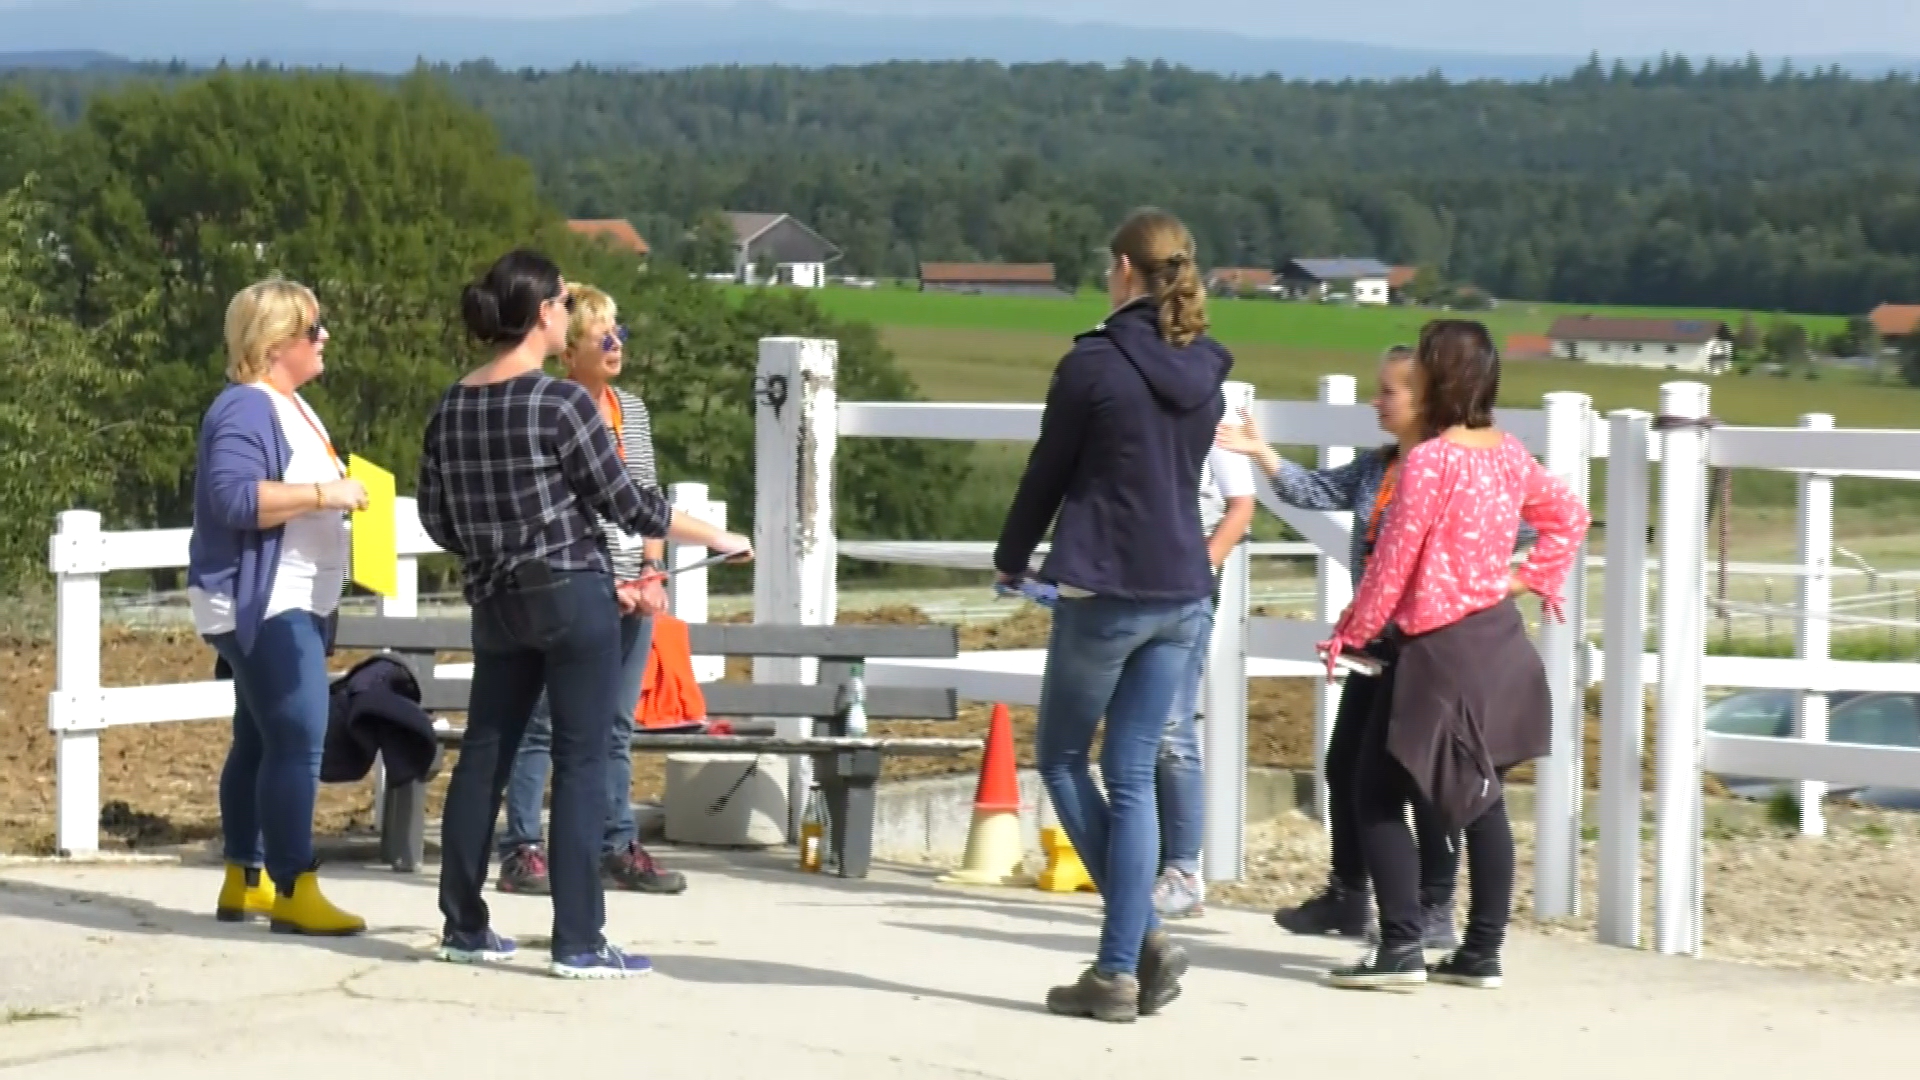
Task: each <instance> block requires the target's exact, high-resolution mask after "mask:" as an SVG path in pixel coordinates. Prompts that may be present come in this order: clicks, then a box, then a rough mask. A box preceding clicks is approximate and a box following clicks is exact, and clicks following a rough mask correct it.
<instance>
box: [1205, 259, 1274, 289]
mask: <svg viewBox="0 0 1920 1080" xmlns="http://www.w3.org/2000/svg"><path fill="white" fill-rule="evenodd" d="M1279 280H1280V275H1278V274H1276V273H1274V272H1273V271H1271V270H1267V269H1263V268H1261V267H1257V266H1222V267H1219V268H1217V269H1215V270H1214V271H1213V272H1212V273H1210V274H1208V275H1207V291H1208V292H1209V293H1212V294H1213V295H1214V296H1246V295H1249V294H1255V293H1269V292H1272V291H1273V288H1274V286H1275V285H1276V284H1277V283H1278V282H1279Z"/></svg>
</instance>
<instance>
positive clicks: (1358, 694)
mask: <svg viewBox="0 0 1920 1080" xmlns="http://www.w3.org/2000/svg"><path fill="white" fill-rule="evenodd" d="M1384 681H1385V680H1384V677H1374V676H1371V675H1358V674H1352V673H1349V674H1348V675H1347V681H1346V687H1345V689H1343V690H1342V691H1341V693H1340V711H1339V712H1337V713H1336V714H1334V718H1333V733H1332V735H1331V736H1330V737H1329V738H1328V739H1327V826H1328V831H1329V832H1330V833H1331V834H1332V840H1333V876H1334V879H1335V880H1337V881H1339V882H1340V884H1342V885H1345V886H1346V887H1347V888H1349V889H1352V890H1354V891H1356V892H1364V891H1366V888H1367V886H1368V884H1369V883H1370V882H1371V880H1372V879H1371V877H1370V875H1368V873H1367V859H1366V853H1365V851H1364V850H1363V849H1362V847H1361V841H1360V824H1359V819H1358V814H1359V803H1358V802H1357V800H1356V797H1355V781H1356V780H1357V779H1358V776H1359V767H1360V747H1361V741H1362V740H1363V739H1364V737H1365V736H1366V732H1367V722H1368V719H1369V716H1370V714H1371V713H1372V711H1373V706H1374V699H1375V698H1376V697H1377V696H1379V693H1380V689H1381V686H1382V684H1383V683H1384ZM1413 828H1414V832H1415V834H1416V835H1417V836H1418V837H1419V841H1420V844H1419V860H1420V903H1421V904H1422V905H1423V906H1428V907H1431V906H1433V905H1435V904H1442V903H1445V902H1446V901H1448V900H1451V899H1453V890H1454V886H1455V884H1456V882H1457V881H1458V879H1459V876H1460V846H1459V844H1457V843H1450V842H1449V841H1450V840H1451V838H1450V837H1448V836H1447V834H1445V833H1443V832H1441V831H1440V829H1439V826H1438V825H1436V824H1435V823H1434V820H1433V814H1431V813H1429V812H1428V811H1427V809H1426V808H1425V807H1424V806H1422V805H1421V803H1420V802H1419V801H1418V800H1414V802H1413Z"/></svg>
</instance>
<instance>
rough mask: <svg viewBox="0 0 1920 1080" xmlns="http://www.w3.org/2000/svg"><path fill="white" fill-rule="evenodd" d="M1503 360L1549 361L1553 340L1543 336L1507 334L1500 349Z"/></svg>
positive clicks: (1551, 354)
mask: <svg viewBox="0 0 1920 1080" xmlns="http://www.w3.org/2000/svg"><path fill="white" fill-rule="evenodd" d="M1500 357H1501V359H1503V360H1550V359H1552V358H1553V339H1552V338H1550V337H1548V336H1547V335H1545V334H1509V335H1508V336H1507V343H1506V344H1505V345H1504V346H1502V347H1501V349H1500Z"/></svg>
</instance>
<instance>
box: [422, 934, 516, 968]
mask: <svg viewBox="0 0 1920 1080" xmlns="http://www.w3.org/2000/svg"><path fill="white" fill-rule="evenodd" d="M518 948H519V946H517V945H515V944H514V941H513V939H512V938H510V937H502V936H500V935H499V934H496V933H494V932H493V931H491V930H484V931H482V932H480V933H478V934H448V935H447V936H445V937H443V938H441V939H440V959H442V960H445V961H446V962H447V963H449V964H498V963H502V962H504V961H507V960H511V959H513V954H514V952H515V951H516V950H517V949H518Z"/></svg>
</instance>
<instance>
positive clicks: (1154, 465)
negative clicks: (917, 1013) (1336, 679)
mask: <svg viewBox="0 0 1920 1080" xmlns="http://www.w3.org/2000/svg"><path fill="white" fill-rule="evenodd" d="M1109 248H1110V254H1111V257H1112V262H1111V265H1110V268H1109V270H1108V279H1107V281H1108V293H1109V294H1110V297H1111V299H1112V301H1113V305H1114V310H1113V312H1112V313H1111V314H1110V315H1108V316H1107V319H1106V321H1105V322H1103V323H1101V324H1100V325H1099V326H1096V327H1094V328H1093V329H1092V330H1090V331H1088V332H1087V333H1084V334H1081V335H1080V336H1079V337H1078V338H1077V339H1075V342H1074V346H1073V349H1072V351H1070V352H1068V353H1067V355H1066V357H1065V359H1063V360H1061V361H1060V365H1059V367H1058V368H1056V369H1055V371H1054V374H1053V383H1052V386H1051V387H1050V388H1049V389H1048V391H1047V402H1046V410H1045V412H1044V413H1043V414H1042V416H1041V420H1040V438H1039V440H1038V441H1037V442H1035V443H1034V447H1033V452H1032V455H1031V456H1030V457H1029V458H1028V460H1027V471H1026V475H1025V476H1024V477H1022V478H1021V481H1020V490H1019V492H1018V494H1016V495H1015V496H1014V500H1013V504H1012V506H1011V507H1009V508H1008V510H1007V520H1006V525H1005V527H1004V528H1003V529H1002V531H1001V534H1000V543H999V546H998V548H997V549H996V550H995V552H994V566H995V568H996V569H997V570H998V571H999V575H1000V581H1001V582H1002V583H1003V584H1013V583H1016V582H1017V581H1018V580H1019V579H1020V578H1023V577H1025V576H1027V575H1028V574H1029V573H1030V572H1031V570H1030V565H1029V560H1030V559H1031V557H1032V555H1033V551H1034V548H1035V547H1036V546H1037V545H1038V544H1039V542H1040V538H1041V536H1042V535H1043V534H1045V533H1046V531H1047V528H1048V526H1050V525H1051V526H1052V527H1053V548H1052V551H1051V552H1050V553H1049V554H1048V556H1047V560H1046V562H1045V564H1044V565H1043V566H1042V567H1041V568H1040V572H1039V575H1038V576H1039V577H1041V578H1043V579H1045V580H1047V581H1051V582H1053V583H1055V584H1056V585H1057V586H1058V587H1059V593H1060V600H1059V603H1058V605H1057V606H1056V608H1055V610H1054V616H1053V632H1052V637H1051V639H1050V640H1049V642H1048V646H1047V669H1046V675H1045V678H1044V680H1043V682H1042V686H1041V691H1040V727H1039V734H1038V746H1037V749H1038V756H1039V763H1040V774H1041V777H1042V778H1043V780H1044V781H1045V783H1046V785H1047V792H1048V794H1049V795H1050V796H1051V797H1052V799H1053V803H1054V806H1055V808H1056V809H1057V810H1058V811H1059V814H1060V824H1061V826H1062V827H1063V828H1065V829H1066V832H1067V836H1068V837H1069V838H1071V839H1072V841H1073V845H1074V848H1075V850H1076V851H1078V852H1079V854H1080V857H1081V860H1082V861H1083V862H1084V863H1085V864H1086V867H1087V871H1088V873H1090V874H1091V875H1092V876H1093V880H1094V883H1095V884H1096V885H1098V886H1099V888H1100V893H1101V896H1102V898H1103V899H1104V900H1105V902H1106V918H1105V920H1104V921H1103V924H1102V926H1101V929H1100V948H1099V953H1098V956H1097V957H1096V959H1095V961H1094V963H1093V965H1092V966H1091V967H1089V968H1087V969H1086V971H1085V972H1084V973H1083V974H1082V975H1081V977H1080V979H1079V981H1077V982H1075V983H1072V984H1069V985H1066V986H1058V987H1055V988H1054V989H1053V990H1052V991H1050V992H1049V993H1048V994H1047V1008H1048V1009H1050V1010H1051V1011H1053V1012H1055V1013H1060V1014H1063V1015H1068V1016H1091V1017H1094V1018H1096V1019H1099V1020H1108V1021H1122V1022H1124V1021H1131V1020H1133V1019H1134V1018H1135V1017H1137V1016H1140V1015H1142V1014H1151V1013H1154V1012H1157V1011H1158V1010H1160V1009H1161V1008H1163V1007H1164V1006H1165V1005H1166V1004H1167V1003H1169V1002H1171V1001H1172V1000H1173V999H1174V998H1175V997H1177V996H1178V995H1179V993H1180V985H1179V979H1180V976H1181V975H1182V974H1183V973H1184V972H1185V970H1186V966H1187V957H1186V954H1185V953H1184V952H1183V951H1181V950H1180V949H1178V948H1176V947H1174V945H1173V944H1172V943H1171V941H1170V940H1169V939H1168V937H1167V935H1166V933H1165V932H1164V931H1163V930H1161V929H1160V926H1159V918H1158V916H1156V915H1155V913H1154V910H1153V884H1154V877H1155V872H1156V870H1157V869H1158V867H1157V858H1156V856H1157V847H1158V839H1157V838H1158V835H1159V824H1158V820H1157V814H1156V811H1155V802H1154V766H1155V761H1156V759H1157V756H1158V753H1159V748H1160V736H1161V733H1162V730H1163V728H1164V727H1165V724H1166V718H1167V715H1168V711H1169V709H1170V708H1171V707H1172V705H1173V700H1174V696H1175V694H1176V693H1178V691H1179V687H1180V683H1181V681H1182V679H1183V678H1184V677H1185V675H1186V672H1187V669H1188V665H1189V662H1190V659H1191V655H1192V651H1193V649H1194V648H1195V647H1196V644H1197V642H1198V640H1199V637H1200V634H1201V630H1202V628H1203V627H1204V626H1205V624H1206V620H1207V599H1208V597H1209V596H1211V595H1212V592H1213V575H1212V572H1211V566H1210V564H1209V562H1208V558H1207V543H1206V537H1205V536H1203V535H1202V534H1201V531H1200V517H1199V514H1198V512H1197V506H1198V499H1199V488H1200V469H1201V466H1202V464H1203V463H1204V462H1205V461H1206V458H1207V452H1208V450H1209V449H1210V448H1211V447H1212V445H1213V441H1214V436H1215V430H1216V427H1217V425H1218V423H1219V420H1220V417H1221V414H1222V413H1223V412H1224V411H1225V408H1226V401H1225V398H1224V397H1223V395H1222V394H1221V390H1220V387H1221V384H1222V383H1223V382H1224V381H1225V380H1226V377H1227V372H1228V371H1229V370H1230V369H1231V368H1232V366H1233V358H1232V357H1231V356H1229V355H1228V354H1227V351H1226V350H1225V349H1224V348H1222V347H1221V346H1220V345H1219V344H1218V343H1216V342H1214V341H1213V340H1212V339H1211V338H1208V337H1206V336H1205V333H1206V327H1207V319H1206V308H1205V294H1204V292H1203V290H1202V288H1201V284H1200V274H1199V269H1198V267H1197V266H1196V265H1195V262H1194V246H1193V237H1192V236H1191V235H1190V234H1189V233H1188V232H1187V229H1186V227H1185V226H1184V225H1182V224H1181V223H1180V221H1179V220H1178V219H1176V218H1174V217H1173V216H1172V215H1170V214H1166V213H1164V212H1161V211H1158V210H1142V211H1139V212H1137V213H1135V214H1134V215H1133V216H1131V217H1129V218H1128V219H1127V221H1126V222H1125V223H1124V224H1122V225H1121V226H1120V229H1119V230H1118V231H1117V232H1116V233H1114V236H1113V240H1112V242H1111V244H1110V245H1109ZM1102 717H1105V719H1106V731H1105V735H1104V738H1103V741H1102V747H1101V761H1100V764H1101V776H1102V778H1103V780H1104V781H1105V788H1106V791H1105V794H1104V795H1103V794H1102V792H1101V789H1100V787H1099V786H1096V785H1095V783H1094V781H1093V776H1092V774H1091V771H1090V770H1089V767H1088V765H1089V762H1088V758H1089V753H1090V749H1091V746H1092V743H1093V738H1094V734H1095V730H1096V729H1097V728H1098V727H1099V726H1100V721H1101V718H1102Z"/></svg>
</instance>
